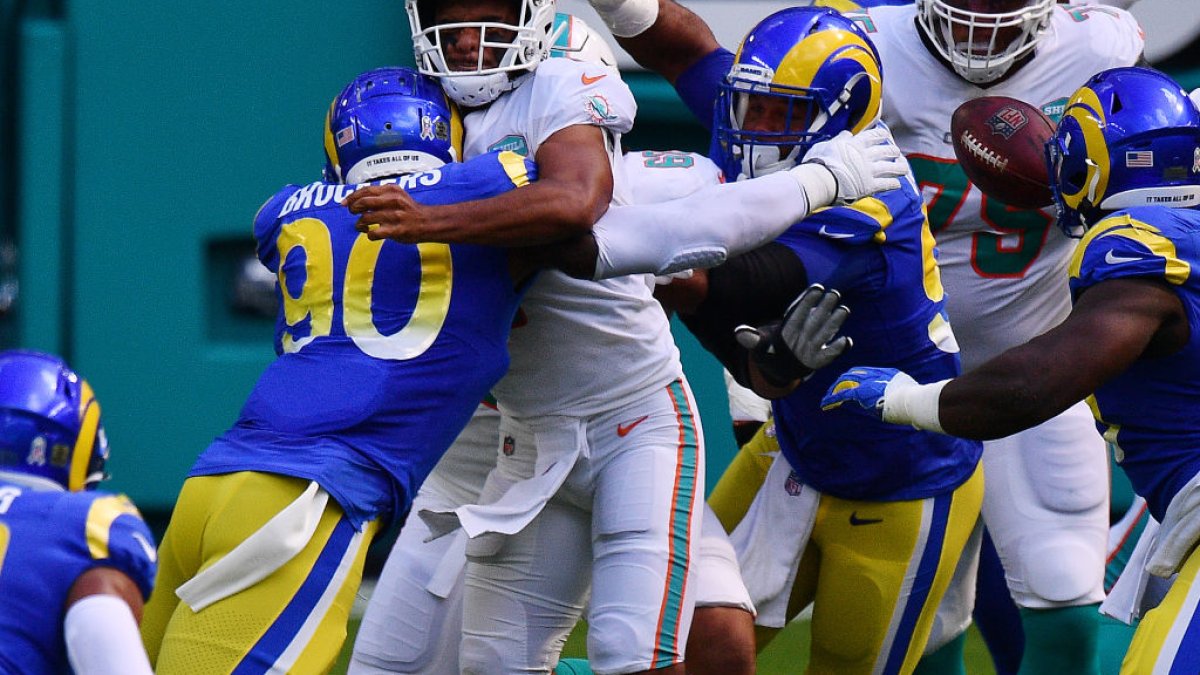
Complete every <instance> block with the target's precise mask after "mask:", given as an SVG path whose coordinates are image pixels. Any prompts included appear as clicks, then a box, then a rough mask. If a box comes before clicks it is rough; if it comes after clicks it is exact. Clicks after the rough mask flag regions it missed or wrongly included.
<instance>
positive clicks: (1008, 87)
mask: <svg viewBox="0 0 1200 675" xmlns="http://www.w3.org/2000/svg"><path fill="white" fill-rule="evenodd" d="M852 16H854V17H855V18H856V19H858V20H860V21H861V25H862V26H863V27H864V28H865V29H866V30H867V32H868V33H869V34H870V36H871V39H872V40H873V41H874V43H875V46H876V48H877V49H878V50H879V54H880V59H881V60H882V62H883V81H884V86H883V119H884V121H885V122H887V124H888V125H889V126H890V127H891V129H892V133H893V134H894V135H895V137H896V143H897V144H898V145H899V146H900V149H901V150H903V151H904V154H905V155H906V156H907V157H908V159H909V162H910V163H911V164H912V167H913V172H914V174H915V175H916V177H917V181H918V183H920V185H921V189H922V193H923V195H924V197H925V202H926V205H927V207H928V210H929V221H930V225H931V226H932V228H933V232H934V235H935V236H936V238H937V246H938V251H939V257H938V262H939V264H940V267H941V270H942V283H943V284H944V285H945V287H946V302H947V305H946V307H947V311H948V312H949V314H950V320H951V321H952V322H954V332H955V333H956V334H957V335H958V340H959V344H960V345H961V347H962V361H963V368H964V369H971V368H973V367H975V366H977V365H979V364H981V363H983V362H984V361H986V360H988V359H990V358H991V357H993V356H996V355H997V354H999V353H1000V352H1003V351H1004V350H1006V349H1009V348H1010V347H1013V346H1015V345H1018V344H1022V343H1024V342H1026V341H1028V340H1029V339H1030V338H1032V337H1035V336H1037V335H1040V334H1041V333H1044V332H1045V331H1046V330H1048V329H1050V328H1052V327H1054V326H1055V325H1057V324H1058V323H1059V322H1061V321H1062V320H1063V319H1064V318H1065V317H1066V316H1067V314H1068V313H1069V312H1070V309H1071V299H1070V294H1069V292H1068V289H1067V263H1068V260H1069V259H1070V256H1071V253H1072V252H1073V251H1074V249H1075V244H1076V240H1074V239H1070V238H1068V237H1066V236H1065V235H1064V234H1063V232H1062V231H1061V230H1060V229H1059V228H1058V226H1057V225H1056V224H1055V216H1054V208H1053V207H1047V208H1045V209H1042V210H1040V211H1019V212H1009V211H1008V207H1006V206H1005V205H1004V204H1001V203H999V202H995V201H991V200H987V199H984V198H983V194H982V193H981V192H980V191H979V189H978V188H977V187H975V186H974V185H973V184H971V183H970V182H968V181H967V178H966V175H965V174H964V173H963V171H962V169H961V168H960V167H959V166H958V164H957V162H956V161H955V158H954V148H953V146H952V145H951V141H950V116H951V115H952V114H953V113H954V110H955V108H957V107H958V106H959V105H960V104H961V103H963V102H964V101H967V100H970V99H973V98H978V97H980V96H1010V97H1012V98H1016V99H1020V100H1022V101H1026V102H1028V103H1031V104H1033V105H1035V106H1037V107H1039V108H1041V109H1042V111H1043V112H1045V113H1046V114H1047V115H1049V116H1050V117H1051V118H1052V119H1054V120H1057V119H1058V117H1059V116H1060V115H1061V114H1062V111H1063V108H1064V107H1065V104H1066V101H1067V98H1068V97H1070V95H1071V94H1072V93H1074V92H1075V90H1076V89H1078V88H1079V87H1080V86H1081V85H1082V84H1083V83H1084V82H1085V81H1086V80H1087V79H1088V78H1089V77H1091V76H1092V75H1094V74H1095V73H1098V72H1100V71H1101V70H1105V69H1107V68H1113V67H1117V66H1129V65H1133V64H1134V63H1135V62H1136V61H1137V60H1138V57H1139V56H1140V55H1141V53H1142V47H1143V43H1144V40H1143V37H1142V33H1141V29H1140V28H1139V27H1138V25H1137V21H1136V20H1135V19H1134V18H1133V16H1132V15H1130V14H1129V13H1128V12H1125V11H1123V10H1120V9H1115V8H1112V7H1091V6H1080V7H1072V6H1057V7H1055V9H1054V13H1053V16H1052V19H1051V22H1050V26H1049V28H1048V30H1047V31H1046V33H1045V34H1044V35H1042V37H1041V39H1040V42H1039V43H1038V47H1037V51H1036V53H1035V55H1034V57H1033V59H1032V60H1031V61H1029V62H1027V63H1025V64H1024V65H1023V66H1022V67H1021V68H1020V69H1019V70H1017V71H1016V72H1015V73H1013V74H1012V76H1011V77H1009V78H1008V79H1007V80H1004V81H1003V82H1000V83H997V84H994V85H992V86H990V87H979V86H976V85H973V84H971V83H969V82H967V81H965V80H963V79H962V78H960V77H958V76H957V75H956V74H955V73H954V72H953V71H952V70H951V69H950V68H949V67H948V66H946V65H944V64H943V63H942V62H941V61H939V60H938V58H937V57H935V56H934V55H933V54H932V53H930V51H929V50H928V49H926V47H925V45H924V44H923V42H922V40H921V36H920V34H919V29H918V28H917V25H916V8H915V6H913V5H906V6H897V7H877V8H874V9H871V10H869V12H866V13H858V14H855V15H852Z"/></svg>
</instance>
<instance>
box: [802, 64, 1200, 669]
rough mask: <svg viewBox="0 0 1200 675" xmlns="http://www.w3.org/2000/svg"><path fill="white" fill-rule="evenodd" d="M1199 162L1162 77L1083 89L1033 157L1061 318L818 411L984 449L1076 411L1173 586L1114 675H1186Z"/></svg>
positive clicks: (881, 375)
mask: <svg viewBox="0 0 1200 675" xmlns="http://www.w3.org/2000/svg"><path fill="white" fill-rule="evenodd" d="M1198 147H1200V110H1198V109H1197V108H1196V106H1195V105H1194V104H1193V103H1192V102H1191V101H1189V100H1188V98H1187V95H1186V93H1185V92H1184V91H1183V90H1182V89H1181V88H1180V87H1179V85H1177V84H1176V83H1175V82H1173V81H1172V80H1171V79H1170V78H1168V77H1167V76H1165V75H1163V74H1162V73H1159V72H1157V71H1154V70H1151V69H1148V68H1136V67H1126V68H1115V69H1112V70H1108V71H1104V72H1102V73H1099V74H1097V75H1095V76H1094V77H1092V78H1090V79H1089V80H1088V81H1087V82H1086V83H1085V84H1084V86H1083V87H1082V88H1080V89H1079V90H1078V91H1077V92H1075V93H1074V94H1073V95H1072V96H1071V97H1070V99H1069V100H1068V101H1067V103H1066V106H1065V110H1064V113H1063V116H1062V119H1061V121H1060V122H1059V124H1058V128H1057V131H1056V132H1055V134H1054V136H1053V138H1052V139H1051V140H1050V141H1049V142H1048V144H1047V154H1048V160H1049V162H1050V164H1051V180H1052V182H1053V188H1054V192H1055V201H1056V202H1057V204H1058V209H1059V223H1060V225H1062V226H1063V229H1064V230H1065V231H1067V232H1069V233H1078V232H1080V231H1086V234H1085V235H1084V237H1083V240H1082V241H1081V242H1079V244H1078V246H1077V248H1076V249H1075V251H1074V253H1073V255H1072V256H1071V259H1070V263H1069V266H1068V272H1069V278H1070V290H1071V295H1072V299H1073V303H1074V307H1073V308H1072V309H1071V312H1070V314H1069V315H1068V316H1067V318H1066V319H1065V320H1064V321H1063V322H1062V323H1061V324H1060V325H1058V326H1056V327H1055V328H1053V329H1051V330H1049V331H1048V332H1046V333H1045V334H1043V335H1041V336H1038V337H1036V338H1034V339H1032V340H1029V341H1028V342H1027V343H1025V344H1022V345H1019V346H1017V347H1014V348H1012V349H1010V350H1007V351H1005V352H1003V353H1001V354H999V355H997V356H995V357H993V358H991V359H989V360H988V361H986V362H984V363H983V364H981V365H979V366H977V367H976V368H974V369H972V370H971V371H969V372H968V373H967V374H965V375H963V376H961V377H959V378H954V379H951V380H947V381H944V382H937V383H932V384H925V385H918V384H915V383H913V382H912V381H911V379H910V378H908V377H907V376H906V375H904V374H903V373H901V372H897V371H896V370H894V369H888V368H853V369H851V370H850V371H848V372H847V373H845V374H844V375H842V376H841V377H840V378H839V380H838V381H837V382H835V383H834V384H833V386H831V387H830V390H829V393H828V395H827V396H826V397H825V399H824V400H823V401H822V404H823V405H824V406H825V407H827V408H831V409H838V407H839V406H840V407H847V406H845V405H844V404H845V403H846V402H856V403H859V404H861V405H862V407H863V408H865V409H866V410H867V411H868V412H870V413H871V414H873V415H878V416H881V417H882V419H883V420H885V421H889V422H893V423H896V424H905V425H912V426H915V427H917V428H921V429H930V430H934V431H939V432H942V433H949V434H954V435H956V436H962V437H969V438H997V437H1001V436H1005V435H1008V434H1012V433H1014V432H1017V431H1019V430H1021V429H1027V428H1030V427H1034V426H1036V425H1038V424H1041V423H1043V422H1044V421H1045V420H1047V419H1050V418H1052V417H1053V416H1055V415H1057V414H1059V413H1061V412H1062V411H1063V410H1066V409H1068V408H1069V407H1071V406H1072V405H1075V404H1076V403H1077V402H1078V401H1080V400H1081V399H1083V398H1084V397H1087V404H1088V405H1089V406H1090V407H1091V409H1092V411H1093V414H1094V415H1095V418H1096V427H1097V429H1098V430H1099V431H1100V432H1101V433H1102V434H1103V436H1104V438H1105V440H1107V441H1108V442H1109V443H1112V444H1113V445H1114V446H1115V447H1116V451H1117V457H1118V460H1119V461H1120V463H1121V465H1122V466H1123V467H1124V469H1125V472H1126V474H1127V475H1128V476H1129V479H1130V481H1131V482H1132V484H1133V487H1134V489H1135V491H1136V492H1137V493H1138V494H1140V495H1142V496H1143V497H1145V499H1146V502H1147V504H1148V505H1149V510H1150V514H1151V515H1153V516H1154V517H1155V518H1156V519H1158V520H1159V521H1161V523H1162V525H1161V529H1160V531H1159V533H1158V538H1157V544H1156V547H1155V549H1154V551H1153V552H1152V553H1151V555H1150V556H1149V558H1148V562H1147V565H1146V569H1147V570H1148V571H1149V572H1151V573H1153V574H1156V575H1158V576H1162V577H1169V576H1171V575H1172V574H1175V573H1178V574H1179V578H1178V579H1177V580H1176V582H1175V583H1174V585H1173V586H1172V588H1171V590H1170V591H1169V592H1168V594H1167V596H1166V597H1165V598H1164V600H1163V601H1162V603H1161V604H1160V605H1159V607H1158V608H1157V609H1155V610H1153V611H1151V612H1150V613H1149V614H1148V615H1146V616H1145V617H1144V618H1143V620H1142V623H1141V624H1140V626H1139V627H1138V630H1137V633H1136V635H1135V637H1134V641H1133V644H1132V645H1131V647H1130V649H1129V653H1128V655H1127V656H1126V658H1125V661H1124V664H1123V666H1122V672H1124V673H1149V672H1181V673H1182V672H1196V671H1197V670H1198V669H1200V654H1198V653H1197V651H1196V649H1195V644H1196V643H1195V641H1194V640H1192V639H1191V638H1190V632H1189V626H1192V625H1194V624H1195V621H1196V603H1195V593H1196V586H1195V578H1196V575H1197V573H1198V572H1200V554H1198V553H1197V552H1196V543H1197V539H1198V538H1200V536H1198V533H1200V514H1198V513H1197V511H1196V504H1197V499H1196V495H1197V489H1198V486H1200V438H1198V437H1197V433H1198V429H1200V427H1198V425H1197V423H1196V418H1195V414H1194V408H1195V404H1194V401H1195V398H1196V396H1197V395H1198V394H1200V392H1198V391H1197V390H1196V382H1197V377H1196V371H1197V369H1200V360H1198V359H1197V354H1198V353H1200V352H1198V349H1200V347H1198V340H1200V323H1197V318H1196V317H1197V303H1198V302H1200V288H1198V287H1197V284H1196V281H1195V280H1194V278H1193V277H1192V274H1191V272H1192V269H1193V265H1195V264H1196V263H1197V262H1198V261H1200V257H1198V256H1200V252H1198V251H1197V250H1196V244H1195V241H1196V233H1197V232H1198V231H1200V209H1198V208H1197V207H1200V149H1198ZM852 407H857V406H852ZM1044 453H1045V454H1049V455H1051V456H1052V453H1053V451H1052V450H1044ZM1031 458H1032V459H1035V460H1040V462H1039V466H1041V467H1046V466H1047V465H1048V462H1046V461H1045V459H1044V457H1043V458H1039V457H1037V456H1032V457H1031Z"/></svg>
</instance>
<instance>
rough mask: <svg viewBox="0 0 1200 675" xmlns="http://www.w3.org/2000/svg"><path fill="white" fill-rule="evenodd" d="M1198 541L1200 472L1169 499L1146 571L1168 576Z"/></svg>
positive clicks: (1199, 530)
mask: <svg viewBox="0 0 1200 675" xmlns="http://www.w3.org/2000/svg"><path fill="white" fill-rule="evenodd" d="M1198 541H1200V474H1197V475H1195V476H1193V477H1192V479H1191V480H1190V481H1188V482H1187V483H1186V484H1184V486H1183V487H1182V488H1180V490H1179V492H1177V493H1176V494H1175V496H1174V497H1172V498H1171V503H1170V504H1169V505H1168V506H1167V512H1166V513H1164V514H1163V519H1162V524H1161V525H1160V527H1159V529H1158V537H1157V538H1156V540H1155V544H1154V548H1153V549H1152V550H1151V552H1150V558H1149V560H1148V561H1147V562H1146V570H1147V571H1148V572H1150V573H1151V574H1153V575H1154V576H1156V577H1162V578H1164V579H1166V578H1170V577H1171V576H1172V575H1174V574H1176V573H1177V572H1179V568H1180V567H1183V561H1184V560H1186V559H1187V557H1188V555H1189V554H1190V553H1191V552H1192V550H1194V549H1195V548H1196V543H1197V542H1198Z"/></svg>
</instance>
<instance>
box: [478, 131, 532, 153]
mask: <svg viewBox="0 0 1200 675" xmlns="http://www.w3.org/2000/svg"><path fill="white" fill-rule="evenodd" d="M497 150H499V151H501V152H503V151H505V150H508V151H510V152H515V153H517V154H518V155H525V156H529V143H527V142H526V141H525V137H524V136H517V135H515V134H513V135H511V136H505V137H504V138H501V139H500V140H498V141H496V142H495V143H492V144H491V145H490V146H488V152H496V151H497Z"/></svg>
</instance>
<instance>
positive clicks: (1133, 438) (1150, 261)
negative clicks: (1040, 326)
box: [1070, 206, 1200, 521]
mask: <svg viewBox="0 0 1200 675" xmlns="http://www.w3.org/2000/svg"><path fill="white" fill-rule="evenodd" d="M1151 223H1153V225H1151ZM1198 266H1200V211H1196V210H1194V209H1173V208H1168V207H1154V206H1151V207H1139V208H1133V209H1129V210H1127V211H1120V212H1117V213H1115V214H1113V215H1112V216H1110V217H1108V218H1106V219H1104V220H1102V221H1100V222H1099V223H1097V224H1096V225H1095V226H1094V227H1092V228H1091V229H1090V230H1088V233H1087V235H1086V236H1085V237H1084V239H1083V241H1082V242H1081V243H1080V245H1079V248H1078V250H1077V251H1076V252H1075V255H1074V257H1073V258H1072V260H1071V265H1070V273H1071V281H1070V283H1071V292H1072V295H1074V296H1078V295H1079V294H1080V293H1082V292H1084V291H1085V290H1086V289H1087V288H1088V287H1090V286H1093V285H1095V284H1098V283H1100V282H1102V281H1106V280H1109V279H1124V278H1140V279H1153V280H1156V281H1162V282H1164V283H1166V284H1167V285H1168V286H1169V287H1170V288H1171V289H1172V290H1174V291H1175V293H1176V294H1177V295H1178V296H1179V299H1180V300H1181V301H1182V302H1183V306H1184V308H1185V309H1186V310H1187V316H1188V323H1189V324H1190V333H1191V336H1190V338H1189V339H1188V342H1187V345H1186V346H1185V347H1184V348H1183V349H1181V350H1179V351H1178V352H1176V353H1174V354H1171V355H1170V356H1165V357H1162V358H1155V359H1145V358H1143V359H1138V360H1137V361H1135V362H1134V363H1133V365H1131V366H1130V367H1129V368H1128V369H1127V370H1126V371H1125V372H1123V373H1121V374H1120V375H1117V376H1116V377H1114V378H1112V379H1111V380H1109V381H1108V382H1106V383H1105V384H1104V385H1103V386H1101V387H1100V388H1099V389H1097V390H1096V392H1095V394H1094V395H1093V396H1092V397H1090V398H1089V399H1088V403H1089V404H1090V405H1091V407H1092V411H1093V413H1094V414H1095V415H1096V420H1097V427H1098V428H1099V429H1100V432H1101V433H1102V434H1103V435H1104V438H1105V439H1106V440H1107V441H1108V442H1110V443H1112V444H1113V446H1114V447H1115V449H1116V455H1117V460H1118V461H1119V462H1120V463H1121V466H1122V467H1124V469H1125V473H1126V474H1127V475H1128V476H1129V480H1130V482H1132V483H1133V488H1134V490H1135V491H1136V492H1137V494H1139V495H1141V496H1143V497H1145V499H1146V501H1147V503H1148V504H1149V506H1150V514H1151V515H1152V516H1154V517H1155V518H1156V519H1157V520H1159V521H1162V519H1163V517H1164V515H1165V513H1166V510H1167V506H1168V505H1169V504H1170V503H1171V499H1172V498H1173V497H1175V495H1176V493H1178V492H1179V490H1180V488H1182V487H1183V486H1184V485H1185V484H1186V483H1188V482H1189V481H1191V480H1192V479H1193V478H1195V476H1196V475H1197V474H1200V452H1197V449H1200V412H1198V411H1197V408H1196V401H1197V399H1200V278H1197V276H1196V270H1197V268H1198Z"/></svg>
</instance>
